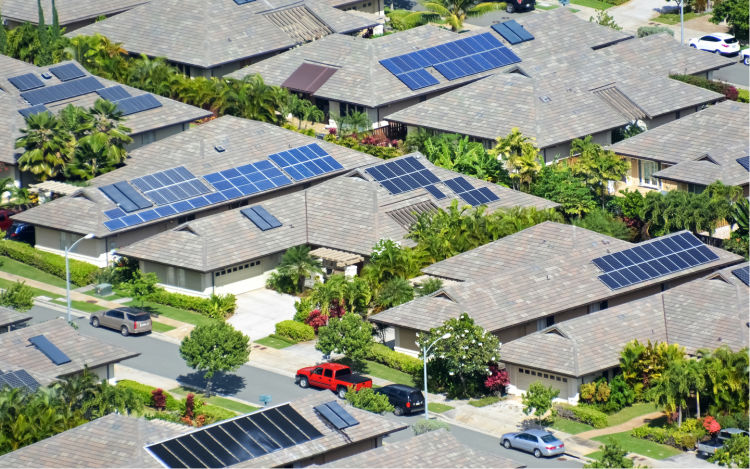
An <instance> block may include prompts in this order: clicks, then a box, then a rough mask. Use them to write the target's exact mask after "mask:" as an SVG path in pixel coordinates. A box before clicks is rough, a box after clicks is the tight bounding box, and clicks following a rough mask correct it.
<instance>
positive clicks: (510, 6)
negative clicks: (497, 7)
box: [505, 1, 516, 13]
mask: <svg viewBox="0 0 750 469" xmlns="http://www.w3.org/2000/svg"><path fill="white" fill-rule="evenodd" d="M505 11H507V12H508V13H513V12H514V11H516V7H515V6H514V5H513V3H512V2H511V1H509V2H508V3H507V4H506V5H505Z"/></svg>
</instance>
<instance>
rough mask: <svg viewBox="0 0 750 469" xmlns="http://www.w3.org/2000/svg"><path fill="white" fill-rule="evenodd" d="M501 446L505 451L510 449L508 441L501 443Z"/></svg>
mask: <svg viewBox="0 0 750 469" xmlns="http://www.w3.org/2000/svg"><path fill="white" fill-rule="evenodd" d="M503 446H505V449H510V440H505V441H503Z"/></svg>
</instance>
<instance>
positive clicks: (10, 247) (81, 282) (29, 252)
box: [0, 239, 99, 287]
mask: <svg viewBox="0 0 750 469" xmlns="http://www.w3.org/2000/svg"><path fill="white" fill-rule="evenodd" d="M0 255H2V256H8V257H10V258H11V259H15V260H17V261H18V262H23V263H24V264H27V265H30V266H32V267H36V268H37V269H39V270H42V271H44V272H47V273H48V274H52V275H54V276H55V277H59V278H61V279H63V280H64V279H65V257H63V256H58V255H57V254H52V253H51V252H44V251H40V250H39V249H35V248H34V247H32V246H29V245H28V244H26V243H19V242H17V241H10V240H6V239H3V240H0ZM98 270H99V268H98V267H96V266H95V265H91V264H89V263H87V262H81V261H77V260H74V259H70V281H71V282H72V283H74V284H76V285H78V286H79V287H83V286H85V285H88V284H90V283H92V282H93V281H94V277H95V275H96V273H97V271H98Z"/></svg>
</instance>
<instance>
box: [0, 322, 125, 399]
mask: <svg viewBox="0 0 750 469" xmlns="http://www.w3.org/2000/svg"><path fill="white" fill-rule="evenodd" d="M0 350H2V351H3V353H2V355H0V370H3V371H6V372H7V371H9V370H18V369H22V370H26V371H27V372H28V373H29V374H30V375H31V376H33V377H34V378H35V379H36V380H37V381H38V382H39V383H40V384H41V385H42V386H47V385H49V384H51V383H52V382H54V381H57V380H59V379H63V378H65V377H67V376H71V375H76V374H80V373H83V371H84V370H86V369H88V371H89V372H90V373H92V374H94V375H95V376H97V377H98V378H99V379H102V380H104V379H107V380H108V379H111V378H114V377H115V371H114V365H115V363H119V362H121V361H123V360H127V359H128V358H133V357H137V356H138V355H140V353H138V352H131V351H128V350H125V349H123V348H120V347H116V346H114V345H109V344H107V343H104V342H102V341H100V340H97V339H94V338H91V337H88V336H85V335H81V334H79V333H78V332H76V330H75V329H73V328H72V327H71V326H69V325H68V323H67V322H66V321H65V320H64V319H53V320H51V321H45V322H42V323H39V324H33V325H31V326H28V327H24V328H21V329H17V330H15V331H11V332H7V333H5V334H0Z"/></svg>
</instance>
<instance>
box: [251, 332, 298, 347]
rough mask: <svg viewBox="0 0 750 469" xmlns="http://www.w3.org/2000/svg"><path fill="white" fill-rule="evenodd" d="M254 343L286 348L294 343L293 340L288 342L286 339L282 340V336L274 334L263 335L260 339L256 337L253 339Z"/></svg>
mask: <svg viewBox="0 0 750 469" xmlns="http://www.w3.org/2000/svg"><path fill="white" fill-rule="evenodd" d="M255 343H256V344H260V345H265V346H266V347H272V348H278V349H282V348H287V347H289V346H291V345H294V342H289V341H288V340H284V339H283V338H282V337H279V336H277V335H274V334H271V335H269V336H268V337H263V338H262V339H258V340H256V341H255Z"/></svg>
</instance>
